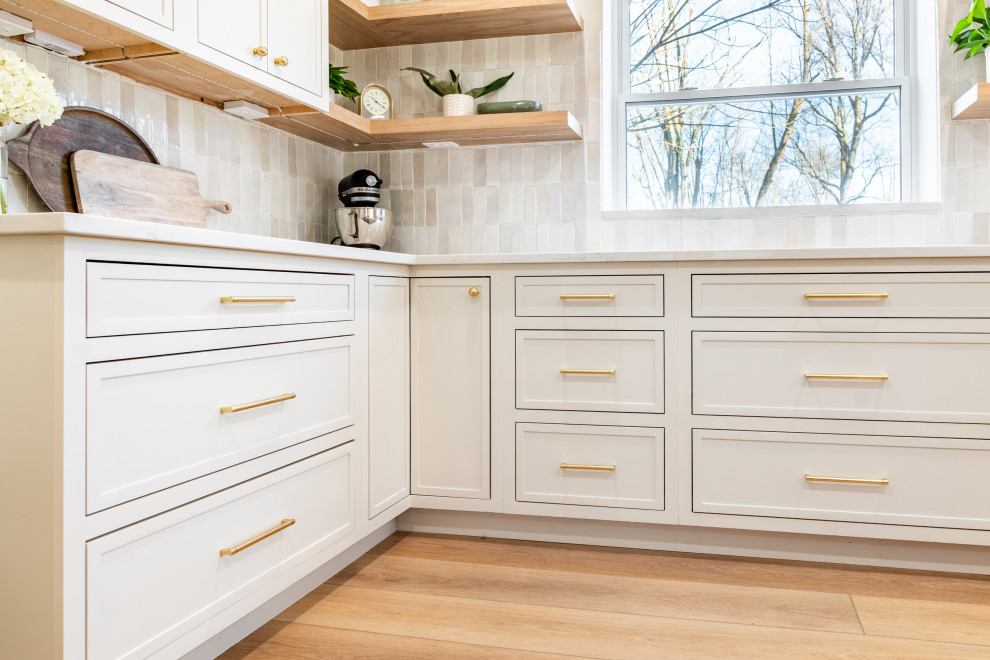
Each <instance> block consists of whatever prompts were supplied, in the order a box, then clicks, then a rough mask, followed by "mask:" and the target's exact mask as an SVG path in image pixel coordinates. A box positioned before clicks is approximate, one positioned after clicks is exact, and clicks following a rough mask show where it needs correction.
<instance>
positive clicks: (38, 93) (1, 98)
mask: <svg viewBox="0 0 990 660" xmlns="http://www.w3.org/2000/svg"><path fill="white" fill-rule="evenodd" d="M61 116H62V102H61V101H60V100H59V98H58V94H56V93H55V85H54V83H52V79H51V78H49V77H48V76H46V75H45V74H43V73H41V72H40V71H38V69H36V68H35V67H34V65H32V64H28V63H27V62H25V61H24V60H22V59H21V58H20V57H18V56H17V55H16V54H15V53H14V52H13V51H11V50H7V49H5V48H0V126H6V125H7V124H11V123H13V124H27V123H29V122H32V121H35V120H37V121H38V122H40V123H41V125H42V126H50V125H51V124H53V123H54V122H55V120H56V119H58V118H59V117H61Z"/></svg>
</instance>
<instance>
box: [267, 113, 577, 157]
mask: <svg viewBox="0 0 990 660" xmlns="http://www.w3.org/2000/svg"><path fill="white" fill-rule="evenodd" d="M289 110H293V109H289ZM295 110H297V111H296V112H288V111H287V110H283V111H282V112H281V113H279V112H278V111H273V113H272V115H271V116H269V117H268V118H267V119H259V120H258V121H260V122H262V123H264V124H267V125H269V126H273V127H275V128H278V129H279V130H283V131H285V132H286V133H292V134H293V135H298V136H299V137H303V138H306V139H308V140H313V141H314V142H319V143H321V144H324V145H327V146H329V147H332V148H334V149H338V150H340V151H387V150H397V149H421V148H423V146H424V143H426V142H454V143H456V144H458V145H459V146H462V147H470V146H483V145H494V144H525V143H533V142H565V141H570V140H581V139H583V136H584V131H583V129H582V127H581V124H580V123H579V122H578V121H577V119H575V118H574V115H572V114H571V113H570V112H568V111H566V110H555V111H546V112H515V113H506V114H497V115H471V116H468V117H426V118H422V119H382V120H378V121H370V120H368V119H365V118H364V117H360V116H358V115H356V114H355V113H353V112H351V111H350V110H346V109H344V108H341V107H340V106H336V105H335V106H331V107H330V112H328V113H323V112H312V111H310V110H308V109H307V108H297V109H295Z"/></svg>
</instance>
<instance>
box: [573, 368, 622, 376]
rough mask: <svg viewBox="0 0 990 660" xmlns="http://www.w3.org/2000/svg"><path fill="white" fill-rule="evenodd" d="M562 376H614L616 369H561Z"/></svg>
mask: <svg viewBox="0 0 990 660" xmlns="http://www.w3.org/2000/svg"><path fill="white" fill-rule="evenodd" d="M560 373H562V374H584V375H586V376H614V375H615V369H561V370H560Z"/></svg>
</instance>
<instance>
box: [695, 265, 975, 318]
mask: <svg viewBox="0 0 990 660" xmlns="http://www.w3.org/2000/svg"><path fill="white" fill-rule="evenodd" d="M691 286H692V291H691V300H692V309H693V314H694V316H722V317H781V318H785V317H791V318H796V317H836V318H843V317H850V318H854V317H859V318H883V317H891V318H894V317H904V318H924V317H931V318H990V273H849V274H845V273H829V274H816V273H808V274H770V275H748V274H747V275H694V276H692V278H691Z"/></svg>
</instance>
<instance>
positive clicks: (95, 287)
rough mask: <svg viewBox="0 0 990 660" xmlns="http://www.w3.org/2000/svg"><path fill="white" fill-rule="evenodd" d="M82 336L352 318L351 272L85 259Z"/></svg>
mask: <svg viewBox="0 0 990 660" xmlns="http://www.w3.org/2000/svg"><path fill="white" fill-rule="evenodd" d="M86 297H87V300H86V329H87V330H86V332H87V336H89V337H106V336H112V335H134V334H145V333H153V332H177V331H183V330H214V329H220V328H246V327H251V326H268V325H287V324H295V323H323V322H327V321H352V320H354V276H353V275H328V274H325V273H290V272H281V271H263V270H237V269H231V268H199V267H193V266H154V265H142V264H118V263H103V262H90V263H89V264H87V271H86Z"/></svg>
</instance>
